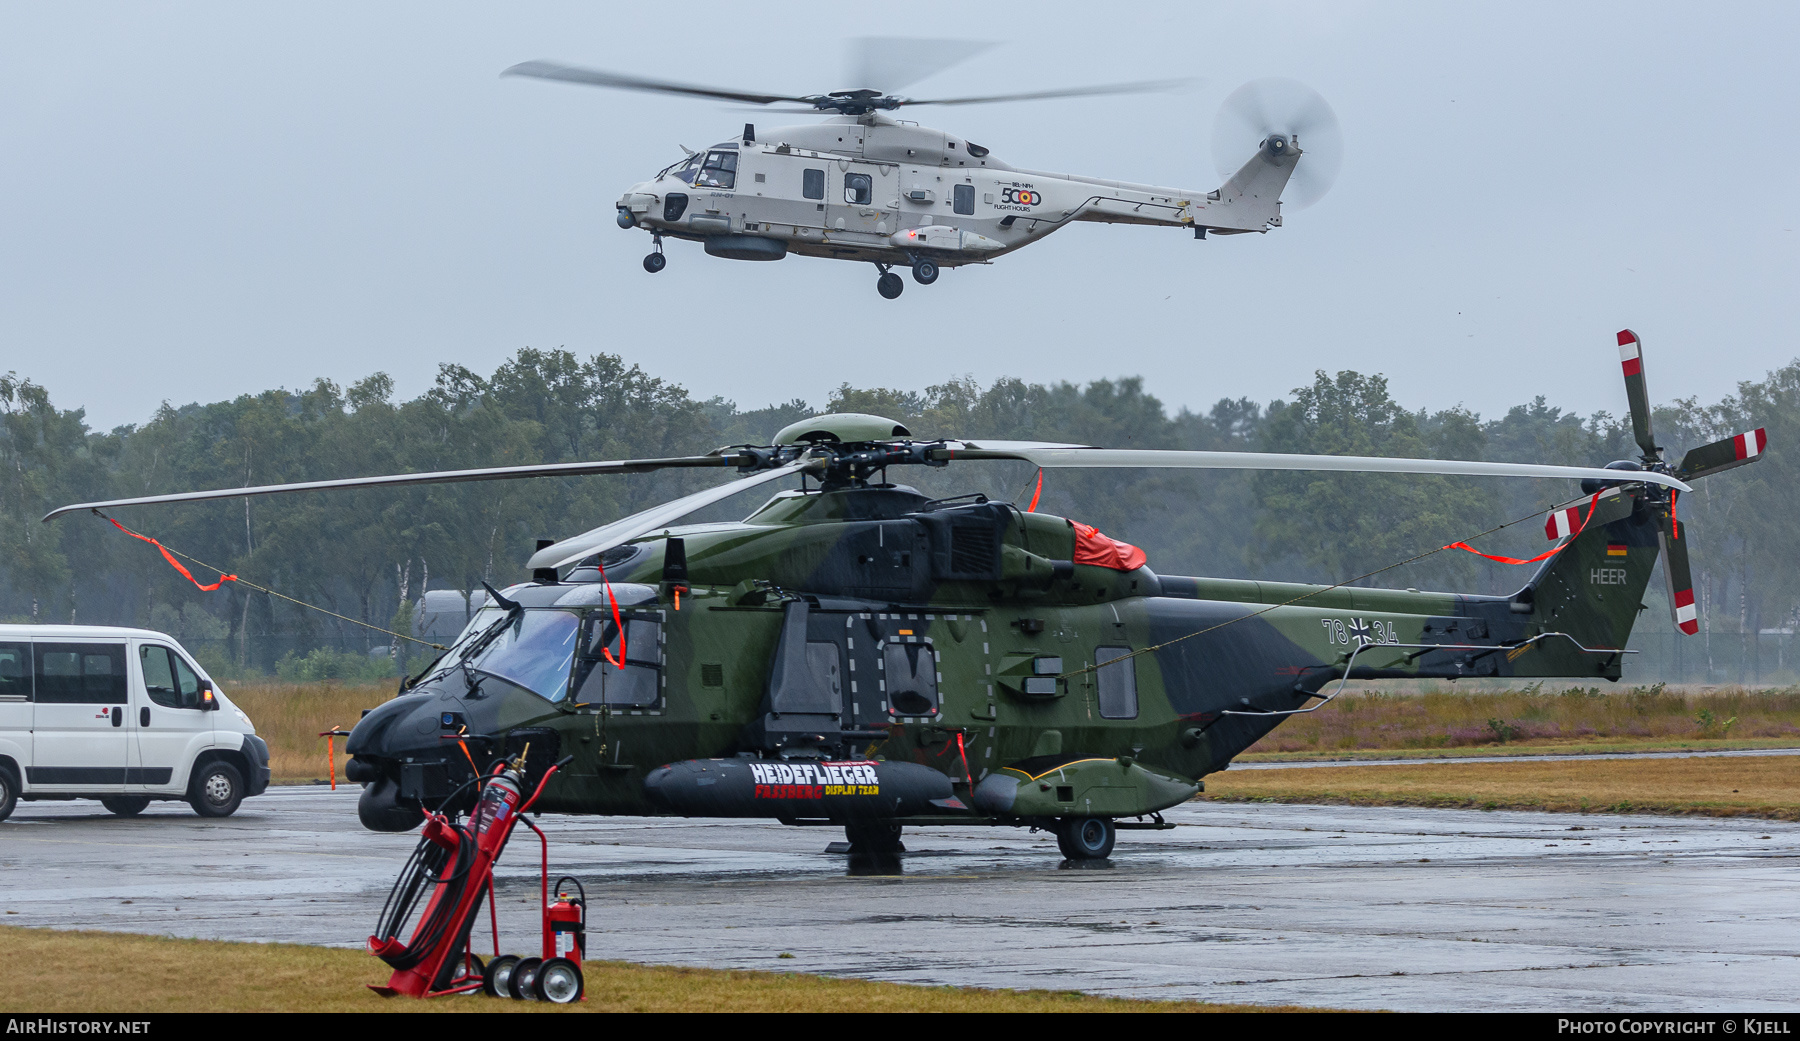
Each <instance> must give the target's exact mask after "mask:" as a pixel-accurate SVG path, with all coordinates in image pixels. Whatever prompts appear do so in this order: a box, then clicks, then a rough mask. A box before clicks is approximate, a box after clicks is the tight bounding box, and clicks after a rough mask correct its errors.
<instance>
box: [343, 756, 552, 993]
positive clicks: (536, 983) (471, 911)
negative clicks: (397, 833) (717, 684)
mask: <svg viewBox="0 0 1800 1041" xmlns="http://www.w3.org/2000/svg"><path fill="white" fill-rule="evenodd" d="M573 758H574V757H573V756H570V757H567V758H564V759H562V760H561V761H559V762H557V763H556V764H554V765H552V766H551V767H550V768H549V769H548V770H546V771H544V776H543V778H542V779H541V780H539V781H538V784H537V787H536V788H535V789H534V790H533V791H532V793H531V796H530V798H525V797H524V796H523V792H524V781H525V755H524V753H520V755H519V756H518V757H517V758H515V759H512V760H510V761H507V762H503V763H501V764H499V765H498V766H497V767H495V769H494V771H493V772H492V773H490V774H488V775H487V776H485V777H483V778H481V779H480V780H481V794H480V796H479V797H478V798H477V799H476V801H475V810H474V812H473V813H471V814H470V815H469V819H468V822H467V823H458V822H457V821H456V820H455V819H453V818H452V817H449V816H447V815H445V814H444V813H442V812H437V813H432V814H430V815H428V816H427V817H426V818H425V826H424V828H423V829H421V834H420V837H419V845H418V846H417V847H416V848H415V849H414V850H413V854H412V858H411V859H410V860H408V861H407V863H406V866H405V867H404V868H402V869H401V870H400V877H399V878H398V879H396V880H395V882H394V889H393V891H392V892H391V893H389V894H388V900H387V904H386V905H385V906H384V907H383V908H382V911H381V919H380V922H379V923H378V924H377V926H376V931H375V935H373V936H370V937H369V953H371V954H373V955H375V956H376V957H378V958H380V959H381V960H382V961H385V962H387V963H388V964H389V965H391V966H393V967H394V974H393V976H392V977H390V978H389V979H388V982H387V985H386V986H376V985H374V984H370V987H369V989H371V990H373V991H375V992H376V993H377V994H380V995H382V996H383V997H394V996H396V995H400V994H405V995H408V996H410V997H415V998H434V997H438V996H440V995H443V994H468V993H473V992H474V991H478V990H479V991H483V992H485V993H487V994H489V995H491V996H494V997H511V998H518V999H522V1000H533V1001H549V1002H553V1003H556V1004H567V1003H569V1002H573V1001H580V1000H583V998H584V996H585V985H584V982H583V980H582V976H581V959H582V955H583V953H584V950H585V948H586V946H587V943H586V940H587V936H586V930H587V894H586V893H585V892H583V891H582V888H581V883H580V882H579V881H577V880H576V879H574V878H572V877H570V876H566V875H565V876H564V877H562V878H560V879H558V880H557V883H556V885H557V889H558V890H559V891H558V893H557V899H556V902H555V903H551V902H550V841H549V839H548V838H547V837H546V836H545V835H544V832H543V829H542V828H539V827H538V826H537V824H536V823H534V822H533V821H531V820H530V819H528V818H527V817H526V816H525V814H526V812H528V811H529V810H530V809H531V807H532V805H533V804H535V803H536V802H537V800H538V796H540V795H542V794H543V791H544V786H545V785H546V784H548V783H549V782H550V778H551V777H552V776H554V775H555V774H556V772H557V771H558V770H560V769H562V768H563V767H564V766H567V765H568V764H569V762H570V760H571V759H573ZM454 799H455V795H454V794H453V795H452V796H451V798H450V799H449V800H446V804H448V803H449V802H451V801H452V800H454ZM521 821H523V822H524V824H525V826H526V827H528V828H530V829H531V830H532V831H534V832H536V833H537V837H538V845H539V853H540V861H539V878H540V882H539V885H540V887H541V892H542V898H541V902H540V905H539V906H540V908H541V909H542V920H543V941H544V942H543V949H544V953H543V956H542V957H540V958H524V959H521V958H519V957H517V956H514V955H501V954H500V953H499V951H500V923H499V920H498V919H497V918H496V917H495V914H494V863H495V862H496V861H498V860H499V859H500V853H501V851H502V850H504V849H505V848H506V843H507V841H508V840H509V839H511V838H512V832H513V828H515V827H516V826H517V825H518V824H519V823H520V822H521ZM565 882H568V883H572V884H573V885H574V888H575V890H576V893H577V894H578V895H577V896H575V897H573V898H571V897H570V896H569V895H568V894H567V893H566V892H564V891H562V889H563V883H565ZM428 889H429V892H430V896H429V899H427V900H426V902H425V908H424V910H422V911H420V912H419V914H418V921H417V924H416V925H415V926H414V927H413V931H412V936H411V938H410V939H408V940H406V941H405V942H402V941H401V940H400V939H399V935H400V932H401V931H402V930H403V929H404V928H405V925H406V923H407V922H408V921H410V920H412V918H413V910H414V908H415V907H417V905H418V903H419V901H420V899H421V898H422V897H424V896H425V894H426V892H427V890H428ZM483 897H486V898H487V905H488V921H489V922H490V924H491V925H492V928H493V935H494V953H495V957H494V959H493V960H492V961H490V962H487V963H486V964H485V965H484V964H483V963H482V961H481V959H480V958H477V957H476V956H475V955H474V953H473V952H471V951H470V950H469V933H470V931H471V930H472V928H473V927H474V925H475V918H476V916H477V914H479V913H480V911H481V903H482V898H483Z"/></svg>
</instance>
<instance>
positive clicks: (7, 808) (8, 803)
mask: <svg viewBox="0 0 1800 1041" xmlns="http://www.w3.org/2000/svg"><path fill="white" fill-rule="evenodd" d="M18 804H19V783H18V782H17V781H15V780H13V775H12V774H11V773H10V772H9V771H7V769H6V768H5V767H0V821H3V820H5V819H6V818H8V817H10V816H12V811H13V807H14V806H17V805H18Z"/></svg>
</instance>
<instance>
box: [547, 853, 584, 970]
mask: <svg viewBox="0 0 1800 1041" xmlns="http://www.w3.org/2000/svg"><path fill="white" fill-rule="evenodd" d="M565 882H567V883H568V884H569V885H572V886H574V887H575V893H576V895H575V896H573V897H571V896H569V893H568V891H567V890H565V889H564V888H563V883H565ZM544 920H545V922H546V924H548V926H549V927H550V937H549V939H550V946H551V950H548V951H545V952H544V957H545V958H546V959H548V958H567V959H569V960H570V961H572V962H575V963H576V964H577V965H579V964H580V963H581V959H582V957H583V954H584V952H585V951H586V950H587V890H586V889H583V888H582V885H581V880H580V879H578V878H576V877H575V876H573V875H564V876H563V877H561V878H559V879H557V880H556V902H555V903H553V904H551V905H550V906H549V907H546V908H545V909H544Z"/></svg>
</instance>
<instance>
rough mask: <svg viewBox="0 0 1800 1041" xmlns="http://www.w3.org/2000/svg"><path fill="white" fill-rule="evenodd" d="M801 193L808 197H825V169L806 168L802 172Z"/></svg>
mask: <svg viewBox="0 0 1800 1041" xmlns="http://www.w3.org/2000/svg"><path fill="white" fill-rule="evenodd" d="M800 194H801V195H804V196H806V197H807V198H808V199H823V198H824V197H825V171H823V170H806V171H804V172H802V173H801V174H800Z"/></svg>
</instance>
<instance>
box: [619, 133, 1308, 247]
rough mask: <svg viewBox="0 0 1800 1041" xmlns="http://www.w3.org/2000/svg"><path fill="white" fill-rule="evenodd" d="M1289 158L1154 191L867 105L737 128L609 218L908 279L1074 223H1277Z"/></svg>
mask: <svg viewBox="0 0 1800 1041" xmlns="http://www.w3.org/2000/svg"><path fill="white" fill-rule="evenodd" d="M1300 154H1301V151H1300V147H1299V143H1298V142H1297V141H1296V140H1294V139H1292V138H1287V137H1282V136H1280V135H1271V136H1270V137H1268V138H1266V139H1264V140H1263V141H1262V142H1261V143H1260V144H1259V145H1258V147H1257V151H1256V153H1255V154H1254V155H1253V156H1251V157H1250V159H1249V161H1248V162H1246V163H1245V164H1244V166H1243V167H1242V168H1241V169H1240V170H1239V171H1238V172H1237V173H1236V174H1234V175H1233V176H1232V177H1231V178H1229V179H1228V180H1227V181H1226V182H1225V184H1224V185H1222V186H1220V187H1219V188H1217V189H1214V190H1212V191H1210V192H1208V191H1195V190H1190V189H1185V188H1164V187H1157V186H1154V185H1144V184H1131V183H1128V182H1125V181H1110V180H1103V179H1100V178H1094V177H1080V176H1076V175H1072V174H1060V173H1046V172H1043V171H1039V170H1026V169H1020V168H1017V167H1013V166H1010V165H1008V164H1007V163H1004V162H1001V161H1000V160H999V159H997V158H995V157H994V156H993V155H992V154H991V153H990V152H989V150H988V149H986V148H984V147H982V146H980V145H977V144H974V143H972V142H969V141H967V140H965V139H963V138H960V137H957V136H956V135H954V134H948V133H945V132H944V131H941V130H934V129H932V128H930V127H925V126H920V125H918V124H916V123H911V122H904V121H898V120H895V119H893V118H892V117H890V116H888V115H887V114H885V113H883V112H879V111H876V112H871V113H868V114H864V115H859V116H848V115H846V116H837V117H834V118H831V119H828V120H826V121H825V122H823V123H817V124H811V125H804V126H789V127H776V128H768V129H762V130H758V129H757V128H756V127H755V126H753V125H750V124H746V125H745V127H744V133H743V134H742V135H741V136H740V137H739V138H738V139H737V140H734V141H725V142H722V143H720V144H716V145H713V146H712V147H711V148H708V149H705V150H703V151H699V152H694V153H693V154H691V155H690V156H689V157H688V158H687V159H686V160H685V161H683V162H679V163H676V164H674V165H672V166H670V167H668V168H667V169H665V170H663V171H662V172H661V173H659V174H658V175H657V176H656V177H654V178H652V179H650V180H648V181H644V182H642V183H639V184H636V185H633V186H632V187H631V188H630V189H628V190H627V191H626V192H625V193H624V194H623V195H622V196H621V197H620V198H619V201H618V216H619V224H620V226H621V227H626V228H631V227H637V228H642V229H644V230H646V231H649V232H651V233H652V234H653V235H655V236H656V237H657V239H658V242H659V243H660V241H661V239H662V238H663V237H670V238H682V239H690V240H696V241H700V242H703V243H704V244H705V246H706V251H707V252H708V253H709V254H712V255H714V256H719V257H725V258H727V259H733V260H780V259H782V258H783V257H784V256H786V255H787V254H788V253H798V254H801V255H803V256H813V257H824V258H827V259H836V260H855V261H866V262H870V263H874V264H877V265H880V266H881V267H882V268H883V270H885V269H886V267H887V266H890V265H893V266H912V267H914V269H915V276H916V275H917V273H918V266H919V262H920V261H922V260H923V261H930V262H931V263H932V264H935V265H936V266H937V267H946V268H947V267H958V266H961V265H964V264H983V263H988V262H990V261H991V260H993V259H994V258H995V257H998V256H1001V255H1003V254H1006V253H1009V252H1011V251H1013V250H1015V249H1018V248H1020V247H1021V246H1026V245H1029V244H1031V243H1032V242H1035V241H1037V240H1039V239H1042V238H1043V237H1044V236H1046V235H1048V234H1050V233H1051V232H1053V231H1056V230H1057V229H1058V228H1061V227H1064V226H1065V225H1067V224H1069V223H1071V222H1073V221H1096V222H1102V223H1111V224H1148V225H1165V226H1170V227H1184V228H1191V229H1193V230H1194V232H1195V234H1196V235H1197V236H1203V235H1204V234H1205V233H1206V232H1213V233H1216V234H1244V233H1247V232H1253V231H1254V232H1261V231H1267V230H1268V229H1269V228H1271V227H1278V226H1280V224H1281V202H1280V198H1281V192H1282V189H1283V188H1284V187H1285V186H1286V184H1287V181H1288V178H1289V176H1290V175H1291V174H1292V173H1293V171H1294V167H1295V164H1296V163H1297V162H1298V160H1299V157H1300ZM647 266H649V265H647ZM656 266H657V267H660V264H658V265H656ZM655 269H656V267H652V270H655ZM933 277H935V272H933ZM916 280H917V281H921V282H926V281H929V279H925V278H916Z"/></svg>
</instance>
